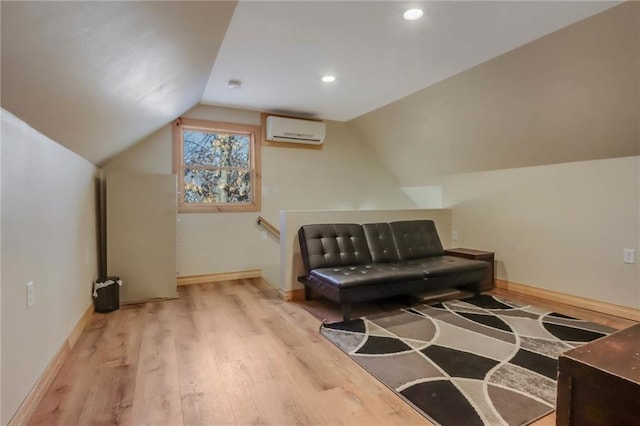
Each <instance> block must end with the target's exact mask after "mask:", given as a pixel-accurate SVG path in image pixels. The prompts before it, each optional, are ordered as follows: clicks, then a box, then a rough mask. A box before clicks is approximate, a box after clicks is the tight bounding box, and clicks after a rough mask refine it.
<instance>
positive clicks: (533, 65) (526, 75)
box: [351, 2, 640, 186]
mask: <svg viewBox="0 0 640 426" xmlns="http://www.w3.org/2000/svg"><path fill="white" fill-rule="evenodd" d="M627 3H628V4H624V5H621V6H618V7H614V8H612V9H610V10H608V11H605V12H603V13H601V14H599V15H596V16H594V17H591V18H589V19H586V20H584V21H581V22H579V23H576V24H574V25H572V26H569V27H567V28H564V29H561V30H559V31H557V32H555V33H552V34H550V35H548V36H546V37H543V38H541V39H538V40H536V41H534V42H532V43H530V44H528V45H525V46H523V47H521V48H518V49H515V50H513V51H511V52H509V53H507V54H505V55H502V56H500V57H497V58H495V59H493V60H490V61H488V62H485V63H484V64H481V65H479V66H477V67H475V68H472V69H470V70H467V71H465V72H462V73H460V74H458V75H456V76H454V77H452V78H449V79H447V80H444V81H442V82H440V83H439V84H436V85H434V86H431V87H428V88H426V89H424V90H421V91H419V92H417V93H415V94H413V95H411V96H408V97H406V98H404V99H401V100H399V101H397V102H394V103H392V104H389V105H387V106H384V107H382V108H380V109H378V110H376V111H373V112H371V113H368V114H366V115H364V116H362V117H360V118H357V119H355V120H353V121H352V122H351V124H352V125H353V127H354V128H355V129H356V130H357V132H358V134H359V135H360V136H361V137H362V140H366V141H367V142H368V143H369V144H371V146H372V147H373V148H374V149H375V151H376V152H377V154H378V156H379V158H382V159H384V163H385V165H386V166H387V168H388V169H389V170H392V171H393V173H394V174H395V175H396V176H397V177H398V179H399V180H400V183H401V185H402V186H420V185H430V184H438V183H439V182H440V181H439V177H440V176H441V175H443V174H449V173H466V172H475V171H482V170H495V169H504V168H516V167H526V166H533V165H543V164H554V163H565V162H571V161H584V160H594V159H601V158H613V157H622V156H632V155H638V154H640V136H639V135H640V124H639V122H640V120H638V117H639V116H640V96H639V93H640V70H639V67H640V33H639V31H640V3H639V2H627ZM399 144H400V145H401V149H398V145H399Z"/></svg>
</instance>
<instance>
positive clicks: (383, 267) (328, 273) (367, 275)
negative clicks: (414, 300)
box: [309, 263, 425, 287]
mask: <svg viewBox="0 0 640 426" xmlns="http://www.w3.org/2000/svg"><path fill="white" fill-rule="evenodd" d="M309 275H310V276H312V277H315V278H317V279H319V280H322V281H324V282H327V283H330V284H331V285H334V286H337V287H356V286H361V285H369V284H380V283H390V284H392V283H393V282H396V281H408V280H419V279H423V278H424V277H425V274H424V272H423V271H422V270H420V268H407V267H404V266H402V265H400V264H397V265H394V264H390V263H382V264H369V265H351V266H336V267H329V268H317V269H313V270H312V271H311V272H309Z"/></svg>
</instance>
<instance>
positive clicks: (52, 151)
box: [1, 110, 97, 424]
mask: <svg viewBox="0 0 640 426" xmlns="http://www.w3.org/2000/svg"><path fill="white" fill-rule="evenodd" d="M96 172H97V169H96V168H95V167H94V166H93V165H92V164H90V163H89V162H88V161H86V160H84V159H83V158H81V157H79V156H78V155H76V154H74V153H72V152H71V151H69V150H67V149H66V148H63V147H62V146H60V145H58V144H57V143H55V142H54V141H52V140H50V139H49V138H47V137H45V136H44V135H42V134H40V133H38V132H36V131H35V130H33V129H32V128H31V127H29V126H28V125H27V124H26V123H24V122H22V121H21V120H19V119H18V118H16V117H15V116H13V115H12V114H10V113H8V112H7V111H5V110H2V214H1V217H2V243H1V244H2V245H1V249H2V274H1V275H2V291H1V293H2V296H1V301H2V339H1V340H2V389H3V392H2V424H6V423H7V422H8V421H9V420H10V418H11V417H12V416H13V414H14V413H15V411H16V410H17V409H18V407H19V406H20V404H21V403H22V401H23V400H24V398H25V397H26V396H27V394H28V392H29V391H30V389H31V388H32V386H33V385H34V384H35V382H36V380H37V379H38V378H39V376H40V375H41V374H42V372H43V371H44V369H45V367H46V366H47V364H48V363H49V362H50V361H51V359H52V358H53V356H54V355H55V353H56V352H57V351H58V349H59V348H60V347H61V346H62V345H63V343H64V342H65V339H66V338H67V337H68V335H69V333H70V332H71V330H72V329H73V327H74V326H75V325H76V323H77V322H78V321H79V320H80V318H81V317H82V315H83V314H84V312H85V311H86V310H87V308H88V307H89V306H90V304H91V303H92V300H91V286H92V282H93V281H94V279H95V278H96V276H97V260H96V224H95V201H94V175H95V173H96ZM29 281H33V282H34V283H35V303H34V305H33V306H32V307H31V308H30V309H27V306H26V288H25V286H26V283H27V282H29Z"/></svg>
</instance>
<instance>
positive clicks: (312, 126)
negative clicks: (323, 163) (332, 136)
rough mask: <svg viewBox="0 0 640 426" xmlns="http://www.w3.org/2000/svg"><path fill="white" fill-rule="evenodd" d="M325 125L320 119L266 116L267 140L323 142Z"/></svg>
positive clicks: (305, 142) (306, 142) (314, 143)
mask: <svg viewBox="0 0 640 426" xmlns="http://www.w3.org/2000/svg"><path fill="white" fill-rule="evenodd" d="M325 131H326V127H325V124H324V123H323V122H321V121H311V120H302V119H299V118H285V117H276V116H273V115H270V116H269V117H267V140H269V141H276V142H289V143H302V144H311V145H320V144H321V143H322V142H324V136H325Z"/></svg>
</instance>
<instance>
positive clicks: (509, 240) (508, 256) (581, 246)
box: [444, 157, 640, 308]
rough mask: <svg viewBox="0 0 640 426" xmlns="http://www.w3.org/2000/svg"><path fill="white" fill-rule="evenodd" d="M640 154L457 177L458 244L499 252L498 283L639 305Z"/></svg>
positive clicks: (450, 194)
mask: <svg viewBox="0 0 640 426" xmlns="http://www.w3.org/2000/svg"><path fill="white" fill-rule="evenodd" d="M639 182H640V157H625V158H616V159H608V160H593V161H583V162H575V163H566V164H555V165H548V166H537V167H525V168H518V169H507V170H496V171H491V172H478V173H468V174H459V175H452V176H450V177H448V178H446V179H445V181H444V198H445V205H446V206H447V207H449V208H451V209H453V229H455V230H457V231H458V233H459V241H458V242H457V243H458V244H459V245H460V246H466V247H475V248H479V249H483V250H490V251H495V253H496V261H497V265H498V266H497V271H496V272H497V278H499V279H502V280H507V281H511V282H516V283H521V284H527V285H533V286H536V287H540V288H544V289H547V290H553V291H558V292H562V293H567V294H573V295H576V296H580V297H586V298H589V299H595V300H600V301H605V302H609V303H614V304H618V305H623V306H628V307H633V308H640V269H639V268H638V264H637V263H636V264H632V265H631V264H625V263H623V257H622V255H623V249H624V248H633V249H636V250H638V248H639V247H640V238H639V236H638V229H639V226H640V225H639V223H640V209H639V207H638V205H639V195H638V194H639Z"/></svg>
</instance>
